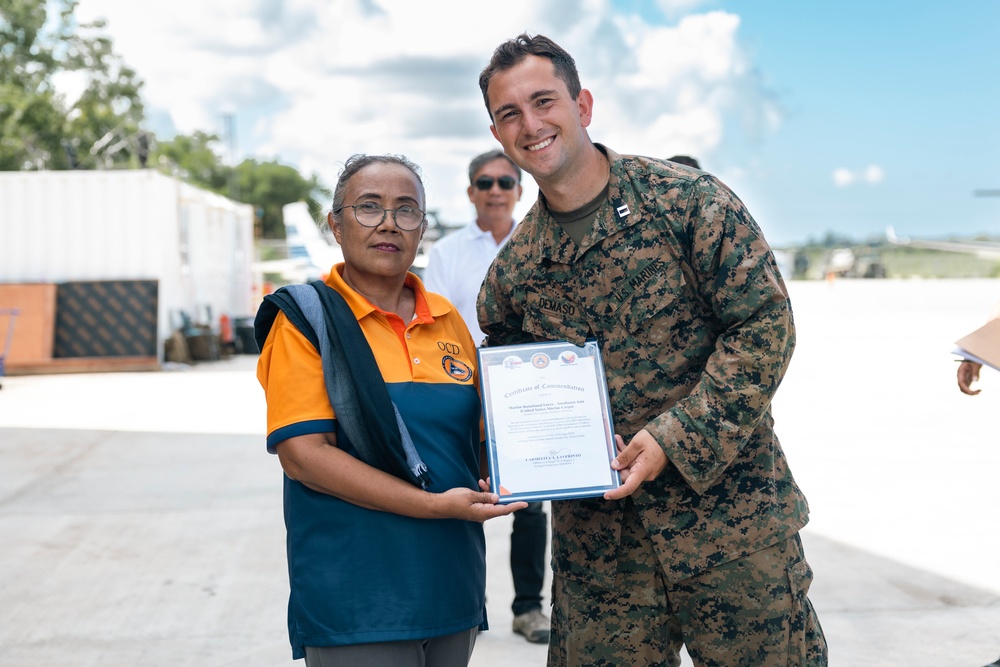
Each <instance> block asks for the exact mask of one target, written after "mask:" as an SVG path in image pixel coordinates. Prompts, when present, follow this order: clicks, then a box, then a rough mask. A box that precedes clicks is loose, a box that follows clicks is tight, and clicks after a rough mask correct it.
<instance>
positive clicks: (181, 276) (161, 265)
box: [0, 170, 257, 354]
mask: <svg viewBox="0 0 1000 667" xmlns="http://www.w3.org/2000/svg"><path fill="white" fill-rule="evenodd" d="M252 266H253V209H252V207H251V206H249V205H247V204H240V203H238V202H234V201H232V200H230V199H227V198H226V197H222V196H221V195H217V194H215V193H213V192H208V191H206V190H202V189H200V188H196V187H194V186H192V185H189V184H187V183H184V182H182V181H179V180H177V179H175V178H172V177H170V176H165V175H163V174H160V173H159V172H156V171H153V170H111V171H37V172H0V283H62V282H73V281H89V280H156V281H158V282H159V308H158V310H159V312H158V314H157V318H158V331H159V338H160V342H161V345H160V346H159V347H160V350H161V354H162V341H163V340H164V339H165V338H166V337H167V336H169V335H170V333H171V332H172V331H173V330H174V329H176V328H177V327H179V326H180V324H181V313H182V312H183V313H186V314H187V315H188V316H190V317H192V318H193V319H194V320H195V321H196V322H198V323H203V324H211V325H213V326H217V324H218V318H219V316H220V315H222V314H227V315H229V316H230V317H239V316H247V315H252V314H253V312H254V310H255V309H256V306H257V304H256V299H257V295H256V285H255V282H254V276H253V268H252ZM209 314H210V315H211V318H212V321H207V320H206V318H207V316H208V315H209Z"/></svg>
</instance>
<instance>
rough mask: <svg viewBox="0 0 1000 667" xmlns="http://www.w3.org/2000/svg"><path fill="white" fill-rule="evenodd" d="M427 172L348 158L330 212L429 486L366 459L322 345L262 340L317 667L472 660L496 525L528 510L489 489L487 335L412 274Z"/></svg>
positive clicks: (310, 650) (292, 607) (301, 615)
mask: <svg viewBox="0 0 1000 667" xmlns="http://www.w3.org/2000/svg"><path fill="white" fill-rule="evenodd" d="M417 172H418V169H417V167H416V166H415V165H414V164H412V163H411V162H409V161H408V160H407V159H406V158H404V157H402V156H391V155H390V156H367V155H355V156H353V157H352V158H350V159H349V160H348V161H347V162H346V163H345V165H344V169H343V171H342V172H341V175H340V178H339V179H338V182H337V186H336V189H335V191H334V200H333V208H332V211H331V213H330V215H329V221H330V226H331V228H332V229H333V233H334V235H335V236H336V238H337V241H338V242H339V243H340V245H341V247H342V249H343V252H344V260H345V261H344V263H343V264H338V265H336V266H334V267H333V269H332V270H331V272H330V275H329V278H328V279H327V280H326V284H327V285H329V286H330V287H332V288H333V289H334V290H336V291H337V292H338V293H339V294H340V295H341V296H343V298H344V300H345V301H346V302H347V304H348V306H349V307H350V310H351V311H352V313H353V314H354V316H355V317H356V318H357V321H358V324H359V325H360V327H361V330H362V332H363V334H364V337H365V339H366V340H367V342H368V344H369V346H370V347H371V349H372V352H373V354H374V357H375V361H376V363H377V364H378V368H379V370H380V371H381V373H382V377H383V378H384V380H385V383H386V387H387V389H388V391H389V395H390V397H391V398H392V401H393V403H395V404H396V406H397V408H398V410H399V412H400V415H401V416H402V420H403V422H404V423H405V425H406V427H407V430H408V431H409V434H410V436H411V437H412V439H413V443H414V445H415V446H416V449H417V451H418V452H419V454H420V457H421V458H422V459H423V461H424V462H425V463H426V464H427V466H428V468H429V469H430V470H431V471H432V475H431V483H430V486H429V487H428V489H427V490H423V489H421V488H419V487H418V486H415V485H413V484H411V483H409V482H407V481H404V480H403V479H400V478H399V477H396V476H393V475H391V474H389V473H386V472H383V471H382V470H379V469H377V468H375V467H372V466H369V465H367V464H366V463H364V462H362V461H361V460H360V459H359V458H356V457H355V454H356V453H357V452H356V450H355V449H354V448H353V447H352V444H351V443H350V441H349V440H348V439H347V438H346V437H345V435H344V434H343V432H342V431H341V430H340V429H338V424H337V419H336V415H335V414H334V412H333V408H332V407H331V405H330V402H329V399H328V398H327V388H326V384H325V381H324V376H323V368H322V364H321V358H320V354H319V352H318V351H317V350H316V348H315V347H314V346H313V344H312V343H310V342H309V341H308V340H307V338H306V337H305V336H304V335H303V334H302V332H300V331H299V329H298V328H296V326H295V325H293V324H292V323H291V322H290V321H289V320H288V319H287V318H286V317H285V315H284V314H278V316H277V317H276V318H275V320H274V323H273V325H272V327H271V329H270V332H269V333H268V335H267V339H266V342H265V343H264V345H263V349H262V350H261V355H260V361H259V364H258V369H257V376H258V379H259V380H260V383H261V385H262V386H263V387H264V391H265V394H266V396H267V422H268V425H267V431H268V436H267V447H268V450H269V451H271V452H272V453H277V455H278V459H279V461H280V462H281V466H282V468H283V469H284V471H285V480H284V510H285V526H286V529H287V533H288V534H287V552H288V572H289V580H290V588H291V595H290V597H289V604H288V629H289V637H290V640H291V644H292V657H293V658H302V657H305V658H306V665H307V666H309V667H312V666H314V665H320V664H322V665H324V666H326V665H341V664H343V665H357V664H379V665H383V664H384V665H417V664H421V665H424V664H426V665H427V666H428V667H430V666H433V665H438V666H440V667H445V666H447V667H451V666H452V665H467V664H468V661H469V657H470V655H471V653H472V647H473V645H474V644H475V638H476V631H477V630H478V629H479V628H480V627H485V621H486V618H485V586H486V561H485V540H484V537H483V529H482V522H483V521H485V520H487V519H490V518H493V517H496V516H502V515H504V514H509V513H510V512H512V511H514V510H516V509H519V508H521V507H523V506H524V504H523V503H519V504H512V505H508V506H503V505H498V504H496V503H497V501H498V500H499V499H498V497H497V496H496V495H494V494H490V493H488V492H484V491H481V490H479V489H481V488H482V487H481V486H480V485H479V483H478V480H479V479H480V477H481V474H480V463H479V461H480V456H479V455H480V402H479V395H478V390H477V386H478V382H477V379H478V377H477V372H476V367H475V349H476V348H475V344H474V343H473V341H472V338H471V336H470V335H469V332H468V330H467V329H466V327H465V325H464V323H463V321H462V318H461V316H460V315H459V314H458V312H457V311H455V310H454V309H453V307H452V305H451V304H450V303H449V302H448V301H447V300H446V299H445V298H444V297H441V296H439V295H437V294H430V293H427V292H425V291H424V288H423V285H422V283H421V282H420V280H419V278H417V277H416V276H414V275H413V274H410V273H408V268H409V267H410V265H411V264H412V262H413V259H414V257H415V256H416V252H417V244H418V243H419V241H420V237H421V236H422V234H423V232H424V229H425V228H426V218H425V216H424V212H423V208H424V201H425V195H424V188H423V183H422V182H421V180H420V177H419V175H418V173H417ZM387 418H388V419H392V416H391V415H389V416H387Z"/></svg>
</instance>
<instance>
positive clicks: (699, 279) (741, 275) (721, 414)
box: [479, 146, 808, 588]
mask: <svg viewBox="0 0 1000 667" xmlns="http://www.w3.org/2000/svg"><path fill="white" fill-rule="evenodd" d="M599 148H600V149H601V150H603V151H604V152H605V153H606V155H607V156H608V158H609V161H610V162H611V177H610V189H609V196H608V202H606V203H605V204H604V206H603V208H602V209H601V210H600V211H599V212H598V214H597V220H596V221H595V223H594V228H593V229H592V230H591V231H590V232H588V234H587V236H586V237H585V238H584V239H583V241H582V242H581V244H580V245H577V244H576V243H574V242H573V240H572V239H570V237H569V236H568V235H566V234H564V233H563V232H562V230H561V229H560V228H559V224H558V223H556V222H555V221H554V220H552V219H551V217H550V216H549V214H548V212H547V210H546V209H545V207H544V205H542V204H540V202H536V203H535V206H534V207H533V208H532V209H531V211H529V213H528V214H527V216H526V217H525V219H524V221H523V222H522V223H521V224H520V225H518V228H517V231H515V233H514V236H513V237H512V238H511V239H510V241H508V243H507V244H506V245H505V246H504V248H503V249H502V250H501V251H500V253H499V255H498V256H497V258H496V260H495V261H494V263H493V265H492V267H491V268H490V271H489V273H488V274H487V277H486V280H485V282H484V284H483V289H482V291H481V293H480V295H479V319H480V323H481V324H482V327H483V330H484V331H485V332H486V333H487V335H488V343H487V344H488V345H491V346H492V345H508V344H515V343H524V342H531V341H545V340H560V339H565V340H569V341H571V342H573V343H575V344H578V345H579V344H582V343H583V341H584V340H586V339H587V338H596V339H597V340H598V341H600V346H601V354H602V356H603V358H604V363H605V367H606V371H607V376H608V389H609V394H610V398H611V407H612V413H613V420H614V424H613V425H614V428H615V432H616V433H618V434H620V435H621V436H622V437H623V438H625V441H626V442H628V441H629V439H630V438H631V437H632V436H633V435H634V434H635V433H637V432H638V431H639V430H641V429H643V428H645V429H647V430H648V431H649V432H650V433H651V434H652V435H653V437H654V438H656V440H657V441H658V442H659V443H660V445H661V446H662V447H663V449H664V451H665V452H666V455H667V458H668V459H669V464H668V465H667V467H666V468H665V469H664V470H663V472H662V473H661V474H660V475H659V477H658V478H657V479H655V480H653V481H650V482H646V483H644V484H643V485H642V486H641V487H640V488H639V490H638V491H636V492H635V493H634V494H633V495H632V500H634V502H635V505H636V507H637V510H638V514H639V516H640V518H641V521H642V523H643V525H644V526H645V529H646V531H647V533H648V534H649V536H650V538H651V540H652V547H653V549H654V551H655V553H656V556H657V557H658V559H659V562H660V564H661V565H662V569H663V572H664V575H665V577H666V579H667V581H668V582H678V581H681V580H683V579H686V578H689V577H692V576H695V575H697V574H699V573H700V572H702V571H704V570H705V569H706V568H710V567H713V566H717V565H720V564H722V563H727V562H729V561H732V560H733V559H736V558H740V557H742V556H745V555H747V554H750V553H753V552H756V551H759V550H761V549H764V548H765V547H769V546H771V545H774V544H776V543H778V542H780V541H782V540H784V539H786V538H787V537H789V536H791V535H793V534H794V533H796V532H797V531H798V530H799V528H801V527H802V526H803V525H804V524H805V523H806V521H807V516H808V506H807V504H806V500H805V497H804V496H803V495H802V493H801V492H800V491H799V488H798V486H797V485H796V484H795V481H794V479H793V478H792V474H791V472H790V470H789V468H788V465H787V461H786V459H785V456H784V454H783V453H782V451H781V446H780V445H779V443H778V439H777V438H776V437H775V434H774V430H773V422H772V419H771V411H770V405H771V399H772V397H773V396H774V393H775V391H776V390H777V389H778V384H779V383H780V381H781V378H782V376H783V374H784V372H785V369H786V367H787V365H788V361H789V359H790V357H791V354H792V349H793V347H794V342H795V329H794V324H793V321H792V311H791V305H790V303H789V300H788V294H787V292H786V289H785V285H784V283H783V281H782V279H781V276H780V274H779V272H778V268H777V265H776V263H775V261H774V257H773V255H772V253H771V251H770V248H769V247H768V245H767V243H766V242H765V240H764V238H763V236H762V235H761V233H760V230H759V229H758V227H757V224H756V223H755V222H754V221H753V219H752V218H751V217H750V214H749V213H748V212H747V210H746V208H745V207H744V206H743V203H742V202H740V201H739V199H737V197H736V196H735V195H734V194H733V193H732V192H731V191H730V190H729V189H728V188H727V187H726V186H725V185H723V184H722V183H721V182H720V181H718V180H717V179H716V178H714V177H713V176H711V175H709V174H705V173H703V172H699V171H694V170H691V169H688V168H686V167H683V166H679V165H676V164H673V163H670V162H666V161H661V160H654V159H652V158H646V157H637V156H622V155H618V154H616V153H614V152H612V151H609V150H607V149H605V148H603V147H600V146H599ZM625 502H626V501H606V500H604V499H602V498H593V499H583V500H571V501H559V502H554V503H553V518H552V520H553V544H552V563H553V569H554V571H555V572H556V574H557V575H561V576H564V577H568V578H571V579H576V580H580V581H589V582H592V583H596V584H598V585H603V586H605V587H607V588H612V587H613V582H614V580H615V576H616V573H617V570H618V564H619V553H618V551H619V547H620V539H621V525H622V511H623V507H624V504H625Z"/></svg>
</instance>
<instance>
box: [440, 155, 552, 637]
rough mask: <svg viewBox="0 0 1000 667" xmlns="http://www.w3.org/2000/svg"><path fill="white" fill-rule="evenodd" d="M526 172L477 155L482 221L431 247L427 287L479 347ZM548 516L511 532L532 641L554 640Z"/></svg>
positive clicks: (520, 516)
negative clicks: (547, 595)
mask: <svg viewBox="0 0 1000 667" xmlns="http://www.w3.org/2000/svg"><path fill="white" fill-rule="evenodd" d="M521 191H522V189H521V170H520V169H519V168H518V166H517V165H516V164H514V163H513V162H512V161H511V159H510V158H509V157H507V156H506V155H504V152H503V151H502V150H492V151H489V152H487V153H483V154H482V155H477V156H476V157H475V158H473V160H472V162H471V163H470V164H469V189H468V191H467V192H468V194H469V201H471V202H472V204H473V205H474V206H475V207H476V220H475V222H473V223H470V224H468V225H466V226H465V227H464V228H462V229H460V230H459V231H457V232H454V233H452V234H449V235H448V236H445V237H444V238H442V239H441V240H439V241H437V242H436V243H435V244H434V247H433V248H431V255H430V259H429V260H428V262H427V269H426V271H424V286H425V287H426V288H427V290H428V291H430V292H439V293H441V294H443V295H444V296H445V297H447V298H448V300H449V301H451V302H452V303H453V304H455V307H456V308H457V309H458V312H459V313H460V314H461V315H462V318H463V319H465V323H466V324H467V325H468V327H469V331H470V332H472V338H473V340H474V341H475V342H476V344H477V345H478V344H479V343H481V342H482V340H483V338H485V337H486V334H484V333H483V332H482V330H481V329H480V328H479V321H478V319H477V315H476V297H477V296H478V295H479V287H480V286H481V285H482V284H483V278H485V277H486V271H487V269H489V268H490V264H492V263H493V258H494V257H496V254H497V252H498V251H499V250H500V248H502V247H503V245H504V244H505V243H506V242H507V239H509V238H510V237H511V235H512V234H513V233H514V218H513V215H514V206H516V205H517V202H518V200H520V199H521ZM547 541H548V517H547V516H546V515H545V511H544V509H543V506H542V503H540V502H539V503H528V507H527V508H526V509H523V510H521V511H520V512H517V513H516V514H515V515H514V526H513V529H512V530H511V534H510V573H511V576H512V577H513V579H514V602H513V604H512V605H511V610H512V611H513V612H514V632H516V633H518V634H520V635H523V636H524V638H525V639H527V640H528V641H529V642H533V643H538V644H543V643H545V642H547V641H549V619H548V617H547V616H546V615H545V614H544V613H543V612H542V586H543V585H544V582H545V543H546V542H547Z"/></svg>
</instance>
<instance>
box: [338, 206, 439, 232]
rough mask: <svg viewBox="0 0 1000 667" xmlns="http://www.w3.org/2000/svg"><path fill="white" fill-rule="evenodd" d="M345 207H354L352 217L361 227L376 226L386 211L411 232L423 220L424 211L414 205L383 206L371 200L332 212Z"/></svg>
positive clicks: (394, 220)
mask: <svg viewBox="0 0 1000 667" xmlns="http://www.w3.org/2000/svg"><path fill="white" fill-rule="evenodd" d="M345 208H353V209H354V217H355V218H357V220H358V222H359V223H360V224H361V226H363V227H378V226H379V225H381V224H382V222H383V221H384V220H385V214H386V213H392V219H393V222H395V223H396V226H397V227H399V228H400V229H402V230H403V231H404V232H411V231H413V230H414V229H416V228H417V227H419V226H420V225H421V224H422V223H423V221H424V212H423V211H421V210H420V209H419V208H417V207H416V206H400V207H399V208H383V207H381V206H379V205H378V204H376V203H375V202H373V201H366V202H361V203H360V204H351V205H350V206H341V207H340V208H339V209H337V210H336V211H334V213H340V212H341V211H343V210H344V209H345Z"/></svg>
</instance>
